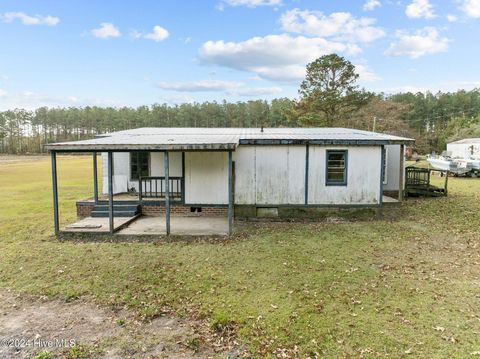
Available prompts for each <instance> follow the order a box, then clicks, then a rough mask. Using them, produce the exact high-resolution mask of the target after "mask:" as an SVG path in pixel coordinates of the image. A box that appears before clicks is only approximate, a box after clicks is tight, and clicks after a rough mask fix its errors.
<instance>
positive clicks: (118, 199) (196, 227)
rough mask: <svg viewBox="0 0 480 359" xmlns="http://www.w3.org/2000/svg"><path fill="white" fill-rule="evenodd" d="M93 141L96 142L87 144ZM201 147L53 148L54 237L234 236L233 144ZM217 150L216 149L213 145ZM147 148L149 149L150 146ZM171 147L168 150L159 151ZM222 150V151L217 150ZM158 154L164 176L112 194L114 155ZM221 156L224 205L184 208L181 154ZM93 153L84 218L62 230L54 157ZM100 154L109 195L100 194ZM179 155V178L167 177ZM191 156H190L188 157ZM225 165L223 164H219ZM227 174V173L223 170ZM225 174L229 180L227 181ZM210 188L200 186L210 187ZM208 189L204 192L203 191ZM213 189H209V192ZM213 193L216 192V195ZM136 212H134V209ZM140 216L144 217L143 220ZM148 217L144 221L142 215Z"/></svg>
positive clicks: (144, 179) (187, 205) (141, 179)
mask: <svg viewBox="0 0 480 359" xmlns="http://www.w3.org/2000/svg"><path fill="white" fill-rule="evenodd" d="M91 141H94V140H91ZM208 145H209V148H205V147H204V146H196V148H192V146H189V148H188V150H187V151H186V150H184V148H183V147H182V146H176V148H175V149H172V150H169V149H152V148H145V147H143V146H133V148H128V150H127V149H124V148H122V149H118V148H115V146H111V147H105V146H102V147H101V148H98V147H96V146H84V147H83V148H66V147H65V146H62V144H52V146H51V147H50V148H49V149H50V152H51V163H52V184H53V205H54V228H55V234H56V235H57V236H58V235H60V234H62V233H98V234H109V235H114V234H115V235H117V234H118V235H164V236H169V235H182V236H188V235H193V236H201V235H206V236H224V235H230V234H232V232H233V213H234V211H233V161H232V157H233V154H232V152H233V150H234V149H235V144H228V145H223V144H222V146H216V148H212V147H211V144H208ZM213 145H215V144H213ZM149 147H150V146H149ZM163 147H169V146H163ZM220 147H221V148H220ZM140 151H142V152H149V153H159V152H160V153H161V154H162V157H163V171H164V173H162V174H163V175H162V176H141V177H139V178H138V182H137V185H136V188H134V189H132V190H129V191H128V192H120V193H114V188H115V186H114V175H113V174H114V164H115V159H114V154H115V153H125V152H129V153H135V152H140ZM212 151H215V152H222V153H224V154H225V155H224V156H220V157H221V158H222V166H223V168H224V170H223V171H224V172H223V173H224V177H222V181H225V182H226V181H228V183H227V184H224V185H222V189H220V190H221V191H225V192H227V190H228V193H225V194H224V198H225V200H227V198H228V203H225V202H224V203H225V204H221V205H215V204H206V205H205V206H206V208H203V213H200V212H202V206H203V204H202V203H200V204H198V203H193V204H191V203H186V202H185V161H184V158H185V153H186V152H197V153H198V155H200V157H201V154H200V153H199V152H212ZM71 152H77V153H79V152H80V153H91V155H92V180H93V196H92V197H91V198H89V199H87V200H84V201H78V202H77V213H79V212H78V206H79V204H80V205H82V206H85V208H89V210H88V213H87V214H86V215H85V216H81V217H84V218H80V219H79V220H77V221H76V222H75V223H69V224H67V225H62V226H60V220H59V205H58V176H57V154H59V153H71ZM100 152H101V153H103V154H105V155H106V156H107V158H108V160H107V161H106V163H105V162H104V166H105V165H106V167H107V168H106V169H105V168H104V173H106V174H107V175H106V178H105V175H104V177H103V183H104V187H103V190H104V191H105V189H107V192H108V193H106V194H105V193H103V194H102V193H100V191H99V180H98V177H99V174H98V167H99V166H98V157H99V156H98V155H99V153H100ZM174 152H175V153H176V156H177V157H178V153H180V155H181V157H182V167H183V168H182V176H178V175H176V176H170V159H171V154H172V153H174ZM192 156H193V155H192ZM223 161H225V162H226V163H223ZM225 168H226V169H225ZM227 173H228V176H227ZM208 185H209V184H208V183H204V184H201V186H208ZM205 188H208V187H205ZM212 188H213V187H212ZM215 190H216V189H215ZM136 208H138V210H137V209H136ZM142 212H145V213H143V214H142ZM144 214H146V215H144Z"/></svg>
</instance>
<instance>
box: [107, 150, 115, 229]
mask: <svg viewBox="0 0 480 359" xmlns="http://www.w3.org/2000/svg"><path fill="white" fill-rule="evenodd" d="M112 177H113V154H112V151H108V224H109V228H110V234H113V232H114V231H113V228H114V227H113V225H114V223H113V178H112Z"/></svg>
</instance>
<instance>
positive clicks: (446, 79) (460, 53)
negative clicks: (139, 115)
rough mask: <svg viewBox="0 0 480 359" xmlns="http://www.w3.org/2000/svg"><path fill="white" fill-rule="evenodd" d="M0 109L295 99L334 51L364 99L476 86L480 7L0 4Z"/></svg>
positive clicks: (297, 2) (216, 0)
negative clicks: (308, 75) (366, 94)
mask: <svg viewBox="0 0 480 359" xmlns="http://www.w3.org/2000/svg"><path fill="white" fill-rule="evenodd" d="M0 44H1V46H0V110H5V109H12V108H16V107H19V108H26V109H34V108H37V107H40V106H49V107H54V106H62V107H64V106H65V107H68V106H87V105H97V106H141V105H151V104H154V103H168V104H179V103H183V102H202V101H214V100H215V101H222V100H224V99H225V100H227V101H232V102H234V101H248V100H254V99H266V100H271V99H273V98H278V97H289V98H297V97H298V88H299V84H300V82H301V81H302V79H303V78H304V76H305V65H306V64H307V63H309V62H311V61H313V60H315V59H316V58H318V57H320V56H322V55H325V54H329V53H333V52H335V53H338V54H339V55H341V56H344V57H345V58H346V59H348V60H349V61H351V62H352V63H353V64H355V66H356V69H357V72H358V73H359V75H360V80H359V83H360V85H361V86H362V87H365V88H366V89H367V90H370V91H377V92H386V93H395V92H400V91H415V92H416V91H422V92H425V91H432V92H436V91H439V90H440V91H455V90H457V89H462V88H463V89H467V90H469V89H473V88H476V87H480V61H479V60H478V59H479V58H480V46H479V44H480V0H400V1H396V0H350V1H347V0H336V1H332V0H317V1H310V0H212V1H208V0H202V1H199V0H196V1H194V0H190V1H187V0H183V1H182V0H177V1H173V0H172V1H168V0H164V1H160V0H157V1H154V0H150V1H148V0H136V1H126V0H125V1H120V0H116V1H110V0H102V1H84V0H68V1H65V0H55V1H54V0H43V1H38V0H30V1H26V0H25V1H24V0H14V1H13V0H1V1H0Z"/></svg>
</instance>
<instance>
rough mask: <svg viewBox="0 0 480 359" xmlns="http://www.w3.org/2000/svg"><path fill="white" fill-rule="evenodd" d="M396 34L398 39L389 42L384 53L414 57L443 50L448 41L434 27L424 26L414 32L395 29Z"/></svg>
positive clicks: (445, 48)
mask: <svg viewBox="0 0 480 359" xmlns="http://www.w3.org/2000/svg"><path fill="white" fill-rule="evenodd" d="M396 36H397V39H398V41H396V42H393V43H391V44H390V47H389V48H388V49H387V50H386V51H385V55H387V56H408V57H410V58H412V59H416V58H418V57H421V56H424V55H429V54H435V53H438V52H445V51H447V49H448V44H449V42H450V40H449V39H448V38H446V37H440V36H439V33H438V31H437V29H435V28H434V27H425V28H423V29H421V30H417V31H416V32H415V34H409V33H407V32H405V31H397V33H396Z"/></svg>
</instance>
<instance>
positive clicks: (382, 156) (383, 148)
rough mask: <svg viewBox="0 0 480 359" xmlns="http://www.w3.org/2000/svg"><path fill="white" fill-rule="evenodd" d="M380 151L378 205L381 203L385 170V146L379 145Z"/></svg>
mask: <svg viewBox="0 0 480 359" xmlns="http://www.w3.org/2000/svg"><path fill="white" fill-rule="evenodd" d="M380 151H382V154H381V159H380V198H379V201H378V203H379V205H380V206H381V205H383V179H384V178H385V170H386V168H385V167H386V163H385V146H383V145H382V146H380Z"/></svg>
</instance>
